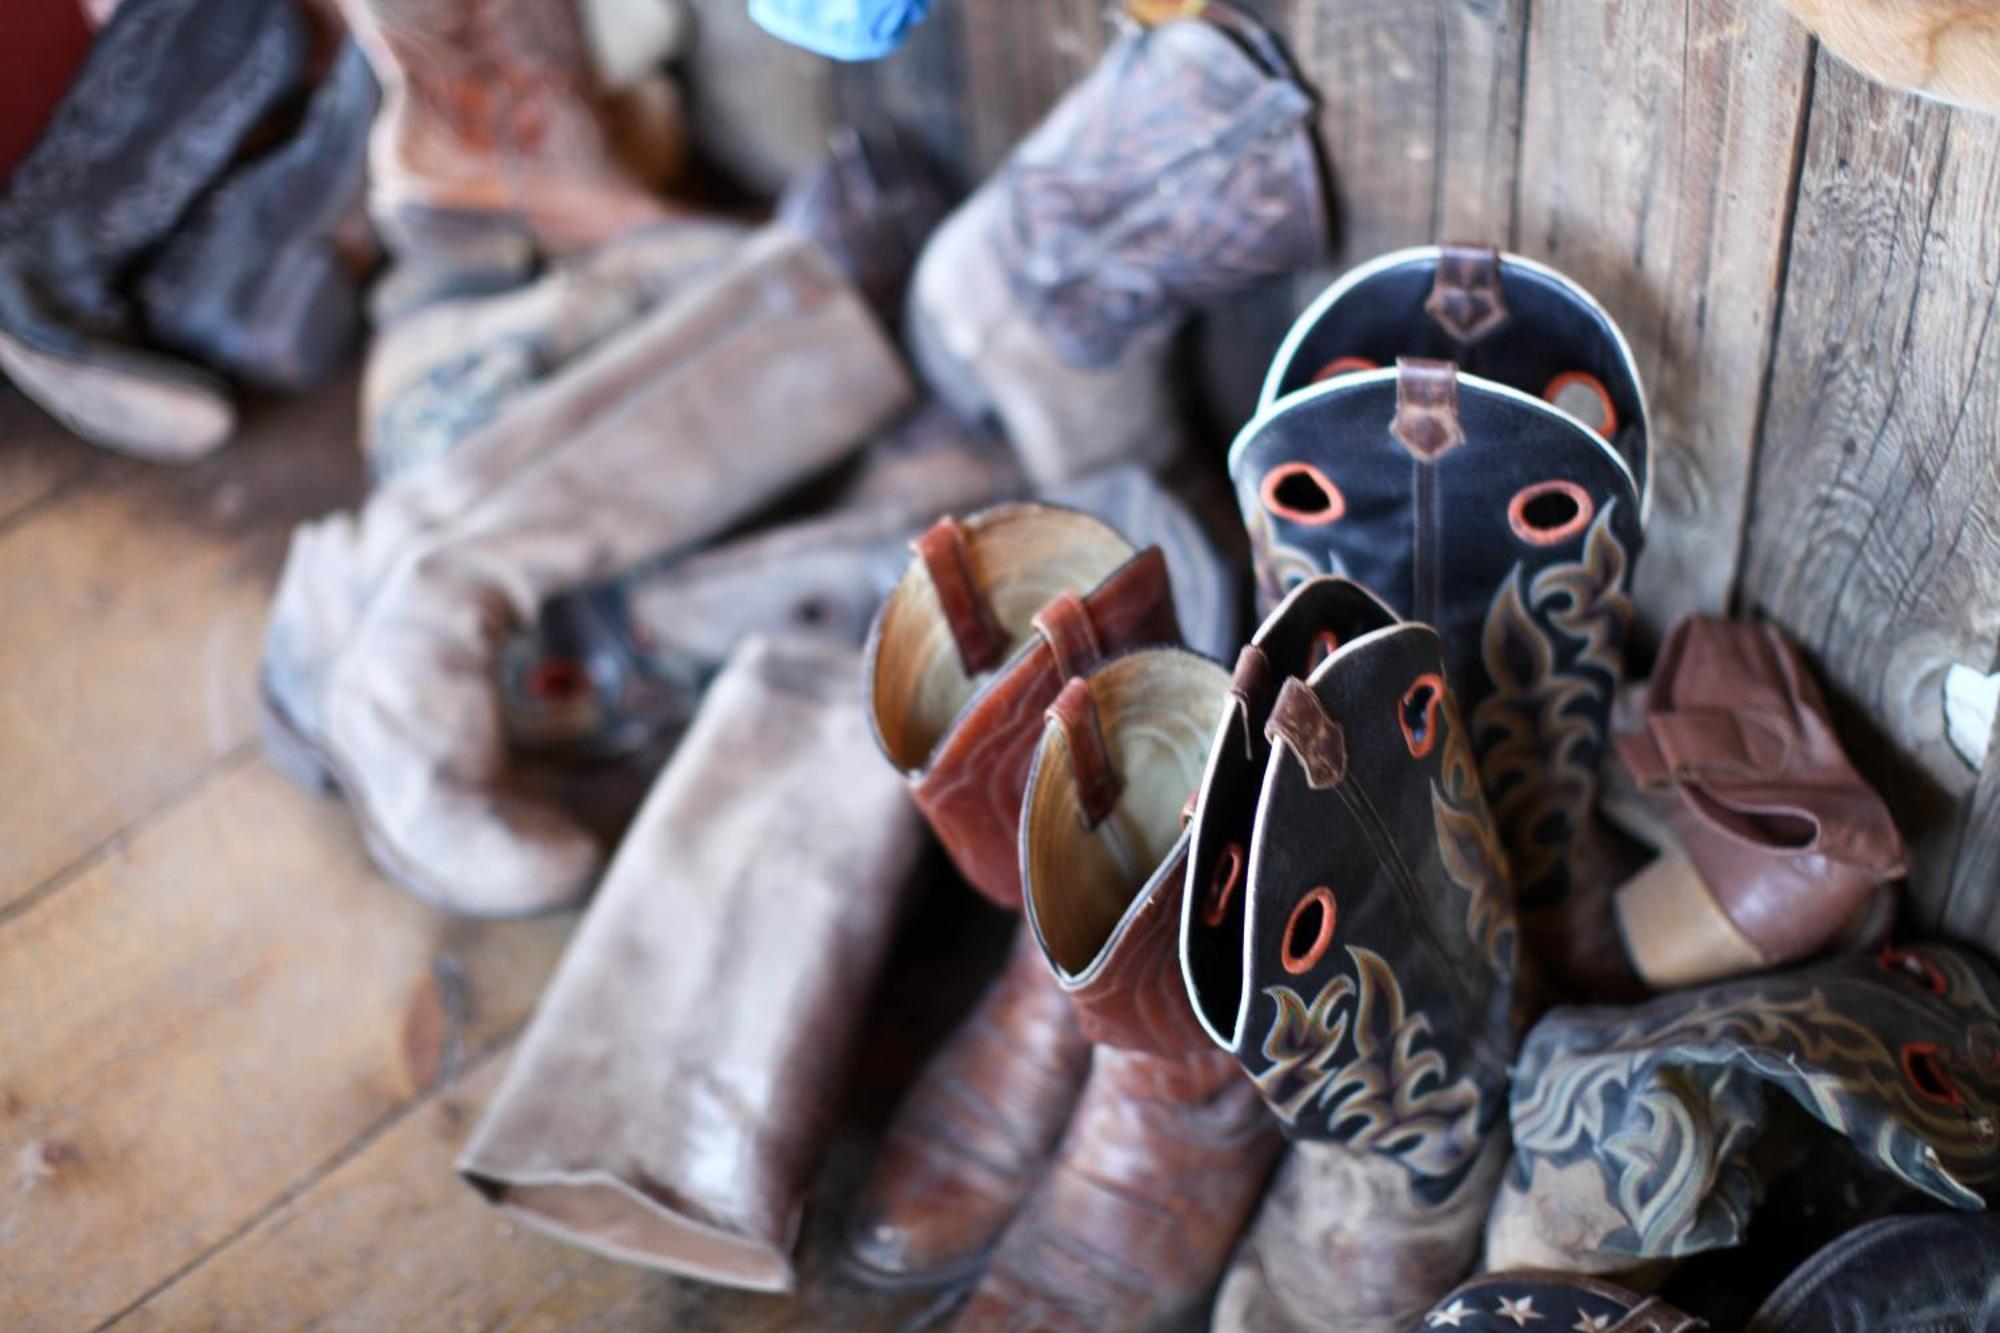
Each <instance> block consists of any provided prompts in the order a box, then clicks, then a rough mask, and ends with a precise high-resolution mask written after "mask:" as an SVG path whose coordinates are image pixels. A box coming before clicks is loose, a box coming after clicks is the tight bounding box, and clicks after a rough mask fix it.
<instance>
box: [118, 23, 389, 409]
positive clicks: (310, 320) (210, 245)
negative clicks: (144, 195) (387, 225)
mask: <svg viewBox="0 0 2000 1333" xmlns="http://www.w3.org/2000/svg"><path fill="white" fill-rule="evenodd" d="M375 103H376V93H375V76H374V75H373V74H371V73H370V72H369V70H368V62H367V61H366V60H365V59H363V58H362V55H361V52H360V50H359V49H358V48H356V47H355V46H354V45H353V43H352V42H349V43H347V44H346V45H344V46H343V47H342V48H341V51H340V54H339V55H338V56H337V57H336V58H335V60H334V63H333V67H332V69H331V70H329V71H328V73H327V77H326V81H325V83H324V84H322V85H321V86H320V88H319V89H318V90H317V91H316V92H314V94H313V97H312V102H311V104H310V105H309V106H308V107H307V109H306V115H305V120H304V122H303V123H302V124H301V125H300V126H299V131H298V133H297V134H296V135H294V136H293V137H292V138H291V139H290V140H289V141H287V142H286V143H284V144H283V145H281V146H280V147H278V148H275V149H273V150H272V151H271V152H270V153H268V154H266V155H265V156H263V157H261V158H258V159H257V160H256V161H254V162H251V163H250V164H248V165H247V166H244V167H241V168H238V169H237V170H236V171H234V172H232V173H231V174H230V175H229V176H228V177H227V178H225V179H224V181H223V182H222V184H221V185H220V186H219V187H217V188H216V190H215V191H214V192H213V193H211V194H210V195H209V196H208V197H207V198H206V199H204V200H202V202H201V204H200V205H199V206H198V207H197V208H196V209H195V211H194V213H193V215H192V216H190V217H189V219H188V221H187V222H186V223H185V224H184V225H183V226H182V227H181V228H180V230H179V231H177V232H176V233H175V234H174V237H173V239H172V240H171V241H169V242H168V244H167V247H166V249H165V250H163V251H161V253H160V256H159V258H158V259H156V260H154V261H153V263H152V264H151V265H150V266H149V267H148V268H147V270H146V272H145V274H144V276H143V277H142V278H141V279H140V281H139V287H138V296H139V301H140V305H141V308H142V309H143V310H144V311H145V317H146V327H147V329H148V331H149V332H150V333H151V334H152V335H153V337H154V338H156V339H157V340H158V341H160V342H161V343H162V344H164V345H165V346H167V347H170V348H172V349H174V350H175V351H178V352H184V353H186V354H187V355H189V356H192V357H196V358H198V359H200V360H203V361H206V362H208V363H209V364H210V365H213V366H216V367H218V368H220V369H222V370H225V371H227V372H229V373H230V374H231V375H234V376H236V377H238V378H240V379H243V380H246V381H248V382H250V383H252V384H255V385H259V386H261V387H265V388H274V389H305V388H310V387H312V386H313V385H316V384H319V383H321V382H322V381H324V380H325V379H326V377H327V376H328V375H330V374H331V373H332V372H333V370H334V367H335V366H336V365H337V364H338V363H339V361H340V359H341V358H342V357H343V356H345V355H346V353H347V351H348V349H349V348H350V347H351V346H352V345H353V343H354V338H355V335H356V333H357V332H358V331H359V330H360V326H361V313H360V307H359V303H358V302H357V300H356V298H355V291H354V285H355V284H354V276H353V275H352V274H351V273H349V272H348V267H347V261H346V260H345V259H344V258H343V256H342V255H341V254H340V252H339V250H338V248H337V247H336V245H335V243H334V233H335V232H336V231H337V230H338V229H339V228H340V227H341V226H342V224H344V223H345V222H346V221H347V220H348V218H349V217H351V216H353V215H355V214H356V213H357V212H358V210H359V209H360V207H361V200H362V193H363V185H364V180H363V177H364V172H365V166H366V154H367V143H368V126H369V123H370V121H371V120H372V119H373V117H374V115H375Z"/></svg>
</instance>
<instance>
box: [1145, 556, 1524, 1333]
mask: <svg viewBox="0 0 2000 1333" xmlns="http://www.w3.org/2000/svg"><path fill="white" fill-rule="evenodd" d="M1448 679H1449V673H1448V672H1447V671H1446V669H1445V664H1444V658H1443V649H1442V645H1441V644H1440V643H1439V641H1438V636H1437V634H1436V633H1435V632H1434V631H1432V630H1431V629H1430V628H1429V627H1427V626H1421V625H1412V624H1407V623H1403V622H1401V621H1400V620H1398V618H1397V617H1396V616H1395V614H1394V613H1393V612H1391V611H1390V610H1389V609H1388V608H1387V607H1386V606H1385V605H1383V604H1382V603H1381V602H1380V601H1379V600H1377V599H1376V598H1375V597H1373V596H1372V595H1371V594H1370V593H1369V592H1368V591H1366V590H1365V589H1363V588H1361V587H1360V586H1358V585H1356V584H1353V583H1350V582H1348V581H1346V580H1342V579H1335V578H1330V577H1318V578H1313V579H1308V580H1307V581H1305V582H1303V583H1301V584H1300V585H1298V586H1297V587H1296V588H1295V589H1294V590H1293V591H1292V592H1291V593H1290V594H1289V595H1288V596H1287V597H1286V599H1285V600H1284V601H1283V602H1282V603H1281V604H1280V605H1279V607H1278V608H1277V610H1275V611H1274V612H1273V613H1272V615H1271V616H1269V617H1268V618H1267V619H1266V621H1265V623H1264V625H1263V626H1262V627H1261V628H1260V629H1259V631H1258V633H1257V634H1256V636H1254V637H1253V639H1252V641H1251V643H1250V645H1249V646H1248V647H1246V648H1245V649H1244V651H1243V653H1242V655H1241V656H1240V657H1239V659H1238V663H1237V669H1236V672H1235V674H1234V678H1233V688H1232V691H1231V697H1230V699H1229V701H1228V704H1227V705H1226V707H1225V709H1224V711H1223V714H1222V718H1221V721H1220V723H1219V725H1218V728H1217V733H1216V737H1215V741H1214V745H1213V748H1212V750H1211V753H1210V757H1209V761H1208V768H1207V770H1206V772H1205V773H1204V775H1203V781H1202V787H1201V791H1200V795H1199V797H1198V799H1197V802H1196V805H1195V813H1194V826H1193V835H1192V848H1193V849H1192V852H1191V854H1190V857H1189V863H1188V864H1189V872H1188V889H1187V898H1186V902H1185V906H1184V916H1183V924H1182V941H1183V951H1182V962H1183V968H1184V972H1185V976H1186V979H1187V984H1188V987H1189V989H1190V993H1191V994H1192V996H1193V997H1194V1003H1195V1007H1196V1009H1197V1010H1198V1012H1199V1014H1200V1015H1201V1018H1202V1020H1203V1023H1204V1026H1205V1027H1206V1029H1207V1030H1208V1032H1209V1034H1210V1036H1211V1038H1212V1039H1213V1040H1215V1041H1216V1042H1218V1043H1219V1044H1220V1045H1222V1046H1223V1047H1225V1048H1226V1049H1229V1050H1230V1051H1232V1052H1233V1053H1234V1054H1235V1056H1236V1058H1237V1059H1238V1060H1239V1061H1240V1062H1241V1063H1242V1064H1243V1066H1244V1068H1245V1070H1246V1071H1247V1072H1248V1073H1249V1074H1250V1075H1251V1077H1252V1080H1253V1081H1254V1082H1255V1084H1256V1085H1257V1087H1258V1089H1259V1091H1260V1092H1261V1093H1262V1094H1263V1096H1264V1097H1265V1098H1266V1099H1267V1101H1268V1102H1269V1104H1270V1106H1271V1108H1272V1110H1273V1111H1274V1112H1275V1113H1276V1115H1277V1116H1278V1118H1279V1120H1280V1121H1281V1122H1282V1123H1283V1124H1284V1126H1285V1129H1286V1132H1287V1134H1288V1135H1289V1136H1290V1137H1291V1138H1292V1139H1293V1141H1294V1154H1295V1156H1294V1159H1293V1160H1292V1161H1291V1162H1290V1163H1289V1164H1288V1165H1287V1166H1286V1167H1285V1168H1284V1169H1283V1172H1282V1173H1281V1176H1280V1182H1281V1184H1280V1187H1279V1189H1278V1191H1277V1192H1276V1193H1275V1194H1274V1195H1273V1196H1272V1197H1271V1199H1270V1200H1268V1201H1267V1202H1266V1204H1265V1206H1264V1208H1263V1209H1262V1210H1261V1211H1260V1213H1259V1214H1258V1217H1257V1220H1256V1222H1255V1223H1254V1224H1253V1226H1252V1228H1251V1231H1250V1233H1249V1234H1248V1236H1246V1237H1245V1240H1244V1242H1243V1245H1242V1247H1241V1249H1240V1251H1239V1254H1238V1257H1237V1259H1236V1261H1235V1263H1234V1264H1233V1265H1232V1267H1231V1272H1230V1276H1229V1278H1228V1280H1227V1282H1226V1283H1225V1286H1224V1294H1225V1296H1226V1298H1227V1300H1226V1303H1225V1305H1224V1306H1223V1307H1222V1309H1223V1310H1226V1311H1227V1312H1228V1318H1227V1320H1226V1321H1223V1322H1222V1323H1221V1324H1220V1325H1219V1326H1221V1327H1225V1328H1244V1329H1249V1328H1258V1329H1263V1328H1271V1329H1309V1328H1313V1327H1318V1326H1320V1323H1321V1322H1322V1321H1324V1320H1334V1321H1336V1322H1341V1323H1342V1324H1343V1326H1346V1324H1348V1323H1352V1324H1353V1326H1355V1327H1357V1328H1391V1327H1394V1326H1395V1325H1396V1324H1397V1322H1398V1321H1399V1320H1403V1319H1406V1318H1407V1317H1408V1316H1410V1315H1412V1314H1414V1313H1415V1312H1418V1311H1421V1310H1422V1309H1424V1308H1425V1307H1426V1306H1427V1305H1428V1304H1429V1303H1430V1302H1431V1300H1433V1299H1434V1298H1435V1297H1436V1296H1437V1294H1438V1293H1439V1292H1440V1291H1441V1290H1443V1288H1444V1286H1445V1285H1448V1284H1449V1283H1450V1282H1451V1281H1453V1280H1454V1279H1456V1278H1457V1277H1458V1276H1460V1275H1461V1274H1462V1273H1463V1272H1464V1270H1465V1267H1466V1266H1467V1265H1469V1264H1470V1263H1471V1261H1472V1258H1473V1253H1474V1250H1475V1248H1476V1244H1477V1237H1478V1234H1479V1227H1480V1223H1481V1221H1482V1220H1483V1218H1484V1214H1485V1207H1486V1202H1487V1200H1488V1199H1490V1197H1491V1194H1492V1191H1493V1189H1494V1188H1496V1186H1497V1183H1498V1160H1499V1157H1498V1154H1499V1153H1500V1149H1498V1148H1497V1147H1496V1146H1495V1144H1496V1143H1497V1142H1499V1141H1501V1140H1503V1139H1504V1134H1505V1126H1504V1115H1505V1103H1506V1090H1507V1067H1508V1062H1509V1059H1510V1057H1511V1055H1512V1052H1513V1046H1514V1040H1515V1034H1516V1032H1517V1030H1518V1026H1517V1024H1518V1012H1517V1011H1518V1009H1519V997H1518V995H1517V993H1516V987H1515V938H1514V932H1515V927H1514V915H1513V904H1512V899H1511V894H1510V890H1509V883H1508V877H1507V867H1506V863H1505V858H1504V856H1503V854H1502V852H1501V850H1500V845H1499V838H1498V835H1497V833H1496V831H1495V829H1494V826H1493V820H1492V816H1491V815H1490V813H1489V812H1488V810H1487V808H1486V805H1485V801H1484V798H1483V797H1482V796H1481V794H1480V789H1479V781H1478V777H1477V775H1476V773H1475V771H1474V768H1473V760H1472V753H1471V749H1470V746H1469V744H1468V742H1467V737H1466V734H1465V730H1464V724H1463V722H1462V720H1461V718H1460V716H1459V713H1458V710H1457V707H1456V705H1455V703H1454V701H1453V699H1452V696H1451V693H1450V689H1449V686H1448V684H1447V681H1448ZM1287 1181H1289V1182H1291V1183H1290V1184H1286V1183H1284V1182H1287ZM1307 1182H1311V1183H1310V1184H1308V1183H1307ZM1419 1255H1421V1256H1424V1258H1423V1261H1422V1262H1415V1261H1414V1260H1415V1258H1416V1256H1419ZM1396 1256H1403V1258H1402V1259H1401V1260H1399V1259H1397V1258H1396Z"/></svg>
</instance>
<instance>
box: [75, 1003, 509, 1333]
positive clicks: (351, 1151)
mask: <svg viewBox="0 0 2000 1333" xmlns="http://www.w3.org/2000/svg"><path fill="white" fill-rule="evenodd" d="M527 1025H528V1020H527V1019H525V1018H524V1019H522V1020H521V1021H520V1022H519V1023H516V1024H514V1025H513V1026H511V1027H509V1028H507V1029H506V1030H505V1031H503V1032H501V1033H500V1034H498V1035H497V1036H496V1037H495V1038H494V1039H493V1040H492V1041H491V1042H488V1043H487V1044H486V1045H484V1046H482V1047H481V1048H480V1049H479V1050H477V1051H475V1052H474V1053H473V1055H472V1058H471V1059H469V1060H466V1061H465V1062H464V1063H463V1064H461V1065H460V1066H459V1067H458V1068H457V1069H456V1070H455V1071H454V1072H453V1075H452V1077H451V1078H450V1079H440V1080H439V1081H438V1082H436V1083H433V1084H431V1086H429V1087H428V1088H425V1089H424V1090H423V1091H421V1092H419V1093H418V1094H417V1095H416V1096H414V1097H412V1098H410V1100H408V1101H406V1102H404V1103H403V1104H402V1105H401V1106H396V1107H392V1108H390V1109H389V1110H388V1111H386V1112H384V1113H383V1114H382V1115H381V1116H380V1117H378V1118H377V1119H376V1121H375V1123H373V1124H372V1125H369V1126H368V1127H367V1128H366V1129H364V1130H362V1131H361V1132H360V1133H359V1134H357V1135H355V1136H354V1138H353V1139H351V1140H349V1141H348V1143H347V1144H346V1145H345V1146H343V1147H342V1148H341V1149H340V1150H339V1151H338V1152H336V1153H334V1154H333V1155H332V1156H331V1157H328V1158H327V1159H326V1160H325V1161H323V1162H321V1163H320V1164H319V1165H318V1166H315V1167H314V1168H313V1169H312V1170H310V1171H308V1172H306V1174H305V1175H303V1176H301V1177H300V1178H299V1179H297V1180H296V1181H293V1182H292V1183H291V1184H290V1185H288V1186H286V1187H285V1188H284V1189H283V1190H281V1191H279V1193H278V1194H277V1195H276V1196H275V1197H273V1198H272V1199H270V1200H269V1201H268V1202H266V1203H264V1204H263V1205H261V1206H260V1207H258V1208H256V1209H255V1210H253V1211H252V1212H251V1213H250V1214H249V1215H248V1216H247V1217H245V1218H244V1219H243V1220H242V1221H241V1222H238V1223H237V1224H236V1225H235V1226H233V1227H231V1228H230V1229H229V1230H228V1231H227V1232H225V1233H224V1234H223V1235H222V1236H221V1237H219V1238H218V1239H217V1240H216V1241H215V1243H214V1244H212V1245H209V1246H208V1247H206V1248H205V1249H202V1250H201V1251H199V1252H198V1253H196V1254H194V1255H191V1256H190V1257H189V1258H188V1260H187V1261H186V1262H185V1263H183V1264H182V1265H181V1266H180V1267H178V1268H176V1269H174V1271H173V1272H171V1273H168V1274H167V1275H166V1276H165V1277H163V1278H161V1279H160V1280H159V1281H158V1282H155V1283H154V1284H153V1285H152V1286H150V1287H148V1288H146V1290H145V1291H143V1292H141V1293H140V1294H139V1295H138V1296H136V1297H134V1298H133V1299H132V1300H131V1301H130V1302H129V1303H127V1304H126V1305H125V1306H124V1307H123V1308H122V1309H120V1310H118V1311H116V1312H115V1313H113V1314H112V1315H111V1316H109V1317H108V1318H106V1319H104V1320H103V1321H102V1322H100V1323H97V1324H95V1325H92V1327H91V1329H90V1333H104V1331H105V1330H106V1329H110V1328H113V1327H115V1326H117V1325H118V1324H120V1323H122V1322H124V1321H125V1320H126V1319H129V1318H130V1317H131V1316H132V1315H134V1314H136V1313H138V1312H139V1311H140V1310H141V1309H144V1308H145V1307H146V1306H147V1305H148V1304H150V1303H151V1302H153V1301H154V1300H157V1299H158V1298H159V1297H160V1296H162V1295H164V1294H165V1293H166V1292H168V1291H170V1290H172V1289H173V1288H174V1287H176V1286H178V1285H179V1284H180V1283H181V1282H183V1281H185V1280H186V1279H187V1278H188V1277H190V1276H191V1275H193V1274H194V1273H195V1272H197V1271H199V1270H200V1269H201V1268H202V1267H204V1266H205V1265H207V1264H208V1263H210V1262H211V1261H213V1260H214V1259H216V1258H217V1257H218V1256H220V1255H222V1254H225V1253H227V1252H228V1251H229V1250H230V1249H231V1248H233V1247H234V1246H235V1245H236V1244H237V1243H238V1242H240V1241H242V1240H244V1239H245V1238H246V1237H248V1236H250V1235H251V1234H252V1233H253V1232H255V1231H256V1230H257V1228H259V1227H260V1226H262V1225H263V1224H264V1223H265V1222H267V1221H269V1220H270V1219H271V1218H273V1217H275V1216H277V1215H278V1214H279V1213H280V1212H282V1211H284V1209H285V1208H286V1207H287V1206H289V1205H290V1204H292V1203H294V1202H296V1201H297V1200H298V1199H300V1198H302V1197H304V1195H305V1194H307V1193H308V1192H309V1191H310V1190H311V1189H312V1188H313V1187H314V1186H315V1185H318V1184H319V1183H320V1182H321V1181H323V1180H325V1179H326V1178H327V1177H329V1176H331V1175H333V1174H334V1173H335V1172H336V1171H339V1170H340V1169H341V1168H342V1167H344V1166H346V1165H347V1164H348V1163H350V1162H352V1161H354V1160H355V1159H356V1158H358V1157H360V1156H361V1155H362V1154H363V1153H365V1152H367V1151H368V1149H369V1148H370V1147H372V1146H374V1144H375V1143H376V1142H377V1141H378V1140H380V1139H381V1138H382V1136H383V1135H385V1134H387V1133H389V1132H390V1131H391V1130H393V1129H395V1128H396V1127H397V1126H398V1125H400V1124H402V1123H403V1122H404V1121H405V1120H407V1119H409V1118H410V1117H411V1116H413V1115H416V1114H418V1113H420V1112H421V1111H423V1110H424V1109H425V1108H426V1107H428V1106H430V1105H432V1104H433V1103H434V1102H436V1101H437V1100H438V1099H440V1098H442V1097H444V1096H445V1095H446V1094H448V1093H450V1092H451V1091H452V1090H453V1089H454V1088H456V1087H458V1086H459V1085H460V1084H462V1083H464V1082H465V1081H466V1080H467V1079H469V1078H471V1077H472V1075H474V1074H475V1073H477V1072H478V1071H479V1070H481V1069H482V1068H484V1067H485V1065H486V1062H487V1061H488V1060H492V1059H495V1058H498V1057H499V1056H502V1055H504V1054H505V1053H506V1051H507V1050H508V1048H510V1047H511V1046H512V1045H513V1044H514V1042H515V1040H516V1039H517V1038H518V1037H519V1036H520V1035H521V1032H522V1031H523V1030H524V1029H525V1028H526V1027H527Z"/></svg>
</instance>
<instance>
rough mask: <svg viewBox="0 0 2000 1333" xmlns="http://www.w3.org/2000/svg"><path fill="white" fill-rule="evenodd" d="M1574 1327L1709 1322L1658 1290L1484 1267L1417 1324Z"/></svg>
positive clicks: (1635, 1332) (1505, 1329)
mask: <svg viewBox="0 0 2000 1333" xmlns="http://www.w3.org/2000/svg"><path fill="white" fill-rule="evenodd" d="M1532 1323H1541V1324H1543V1325H1544V1326H1545V1327H1547V1328H1549V1329H1573V1330H1576V1333H1694V1330H1696V1329H1702V1328H1707V1327H1708V1325H1707V1324H1706V1323H1705V1322H1703V1321H1702V1320H1699V1319H1696V1318H1695V1317H1694V1316H1693V1315H1690V1314H1687V1313H1685V1312H1683V1311H1680V1310H1676V1309H1675V1308H1674V1307H1673V1306H1671V1305H1668V1304H1667V1303H1666V1302H1665V1301H1663V1300H1661V1299H1660V1298H1659V1297H1657V1296H1642V1295H1640V1294H1639V1293H1638V1292H1636V1291H1627V1290H1626V1289H1625V1288H1623V1287H1620V1286H1614V1285H1613V1284H1612V1283H1609V1282H1602V1281H1599V1280H1597V1279H1595V1278H1588V1277H1580V1276H1577V1275H1575V1274H1572V1273H1542V1272H1535V1271H1532V1270H1530V1271H1525V1272H1510V1273H1484V1274H1481V1275H1480V1276H1478V1277H1476V1278H1474V1279H1472V1280H1471V1281H1470V1282H1467V1283H1466V1284H1465V1285H1464V1286H1461V1287H1459V1288H1458V1289H1457V1290H1455V1291H1453V1292H1452V1293H1451V1294H1450V1295H1449V1296H1446V1297H1445V1298H1444V1299H1443V1300H1441V1301H1439V1302H1438V1303H1437V1306H1436V1308H1434V1309H1433V1310H1431V1312H1430V1313H1429V1314H1427V1315H1425V1316H1424V1317H1423V1321H1422V1322H1421V1323H1419V1324H1418V1325H1416V1327H1417V1328H1418V1329H1419V1330H1422V1331H1423V1333H1429V1330H1431V1329H1435V1328H1455V1329H1461V1330H1464V1333H1521V1330H1522V1329H1524V1328H1526V1327H1527V1326H1528V1325H1529V1324H1532Z"/></svg>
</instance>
